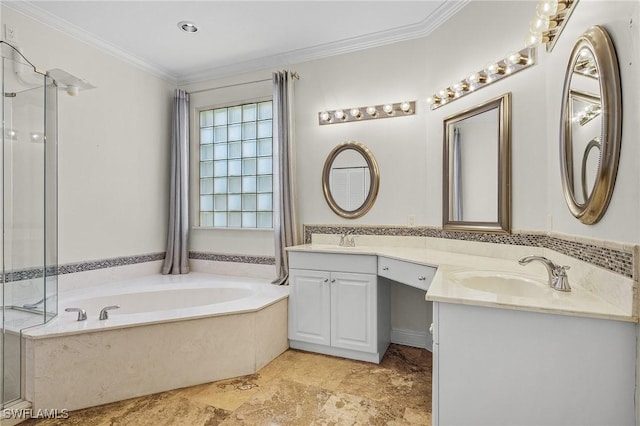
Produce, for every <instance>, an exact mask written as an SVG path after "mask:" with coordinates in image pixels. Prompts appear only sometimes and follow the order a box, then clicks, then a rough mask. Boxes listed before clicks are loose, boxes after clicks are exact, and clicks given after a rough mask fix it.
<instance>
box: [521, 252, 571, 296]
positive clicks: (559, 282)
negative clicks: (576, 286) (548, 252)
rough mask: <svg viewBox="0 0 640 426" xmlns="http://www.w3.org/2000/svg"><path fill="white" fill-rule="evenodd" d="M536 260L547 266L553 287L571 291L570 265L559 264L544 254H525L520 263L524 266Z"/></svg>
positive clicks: (550, 283) (550, 284)
mask: <svg viewBox="0 0 640 426" xmlns="http://www.w3.org/2000/svg"><path fill="white" fill-rule="evenodd" d="M534 260H537V261H539V262H542V264H543V265H544V267H545V268H547V273H548V274H549V286H550V287H551V288H553V289H554V290H558V291H571V286H570V285H569V279H568V278H567V269H569V267H568V266H558V265H556V264H555V263H553V262H552V261H550V260H549V259H547V258H546V257H543V256H525V257H523V258H522V259H520V260H519V261H518V263H520V264H521V265H523V266H524V265H526V264H528V263H529V262H532V261H534Z"/></svg>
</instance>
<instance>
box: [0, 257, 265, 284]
mask: <svg viewBox="0 0 640 426" xmlns="http://www.w3.org/2000/svg"><path fill="white" fill-rule="evenodd" d="M165 256H166V252H160V253H151V254H143V255H138V256H122V257H114V258H111V259H101V260H91V261H88V262H77V263H67V264H65V265H60V266H58V267H50V268H47V276H54V275H65V274H75V273H76V272H85V271H93V270H96V269H104V268H113V267H116V266H125V265H135V264H137V263H145V262H155V261H157V260H164V258H165ZM189 259H199V260H211V261H216V262H237V263H251V264H254V265H275V264H276V259H275V257H273V256H247V255H230V254H217V253H202V252H194V251H190V252H189ZM42 276H43V268H28V269H21V270H16V271H11V272H7V273H5V274H4V276H3V275H2V274H0V278H2V279H3V282H5V283H8V282H13V281H23V280H30V279H36V278H42Z"/></svg>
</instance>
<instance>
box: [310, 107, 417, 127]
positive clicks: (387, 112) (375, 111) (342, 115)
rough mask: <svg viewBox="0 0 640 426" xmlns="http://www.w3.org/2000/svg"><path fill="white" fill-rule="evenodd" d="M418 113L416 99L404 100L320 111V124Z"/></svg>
mask: <svg viewBox="0 0 640 426" xmlns="http://www.w3.org/2000/svg"><path fill="white" fill-rule="evenodd" d="M415 113H416V101H404V102H398V103H395V104H382V105H370V106H364V107H357V108H348V109H336V110H333V111H320V112H319V113H318V124H319V125H321V126H324V125H325V124H338V123H347V122H349V121H362V120H375V119H377V118H391V117H403V116H405V115H414V114H415Z"/></svg>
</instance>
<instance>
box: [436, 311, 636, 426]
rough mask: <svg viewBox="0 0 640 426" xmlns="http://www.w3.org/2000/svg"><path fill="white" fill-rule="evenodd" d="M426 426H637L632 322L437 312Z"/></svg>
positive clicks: (533, 314) (507, 313)
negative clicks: (430, 403)
mask: <svg viewBox="0 0 640 426" xmlns="http://www.w3.org/2000/svg"><path fill="white" fill-rule="evenodd" d="M433 305H434V314H433V321H434V322H433V341H434V351H433V413H432V414H433V416H432V421H433V425H434V426H436V425H454V424H459V425H462V424H474V425H513V424H518V425H542V424H547V425H604V424H609V425H613V424H615V425H634V424H635V416H634V411H635V410H634V401H635V398H634V391H635V389H634V388H635V378H636V373H635V359H636V331H635V324H634V323H631V322H623V321H614V320H605V319H595V318H583V317H577V316H567V315H557V314H547V313H539V312H528V311H516V310H508V309H498V308H488V307H479V306H469V305H461V304H452V303H442V302H434V304H433Z"/></svg>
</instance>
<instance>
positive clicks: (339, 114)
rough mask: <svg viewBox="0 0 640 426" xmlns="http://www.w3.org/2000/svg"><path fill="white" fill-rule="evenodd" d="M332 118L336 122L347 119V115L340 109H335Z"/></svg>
mask: <svg viewBox="0 0 640 426" xmlns="http://www.w3.org/2000/svg"><path fill="white" fill-rule="evenodd" d="M333 116H334V117H335V118H337V119H338V120H344V119H345V118H347V115H346V114H345V113H344V111H343V110H341V109H337V110H336V111H335V112H334V113H333Z"/></svg>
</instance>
